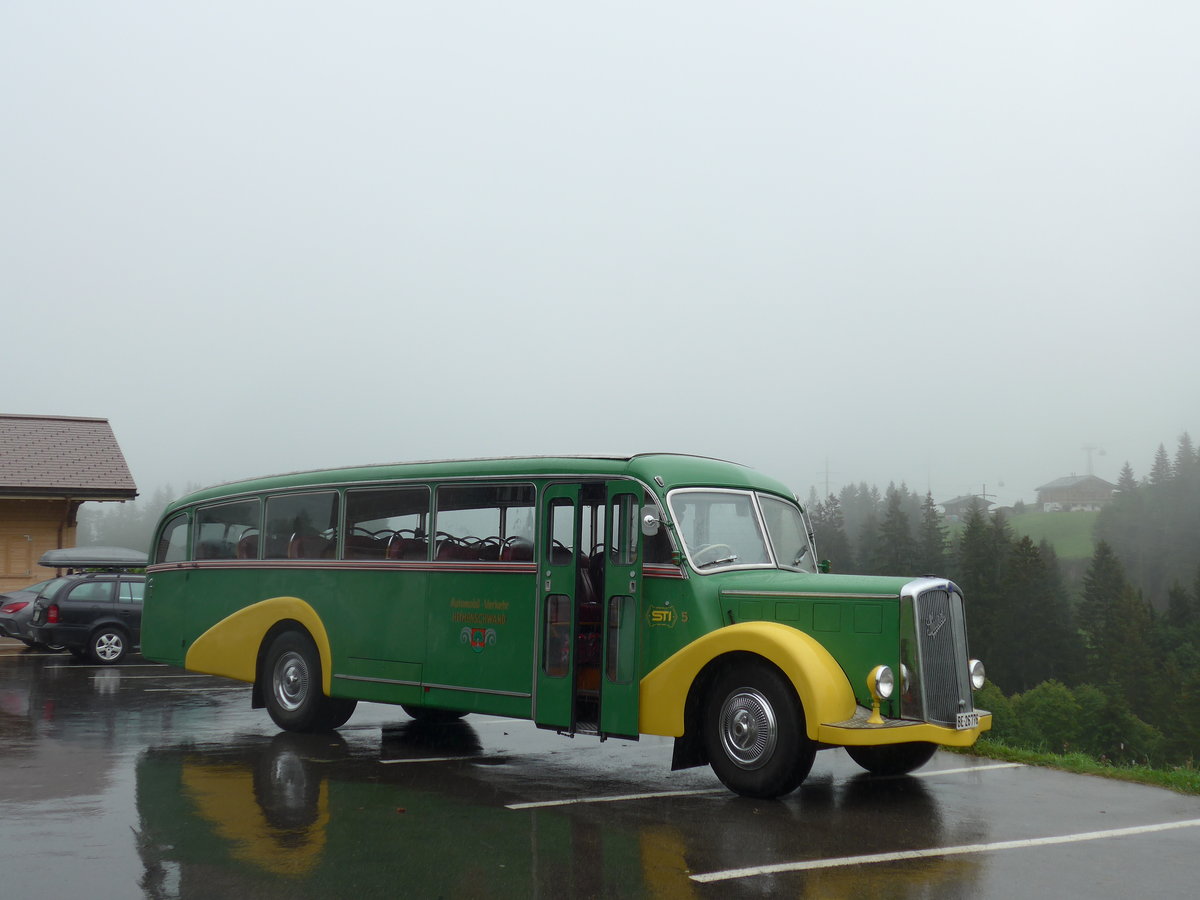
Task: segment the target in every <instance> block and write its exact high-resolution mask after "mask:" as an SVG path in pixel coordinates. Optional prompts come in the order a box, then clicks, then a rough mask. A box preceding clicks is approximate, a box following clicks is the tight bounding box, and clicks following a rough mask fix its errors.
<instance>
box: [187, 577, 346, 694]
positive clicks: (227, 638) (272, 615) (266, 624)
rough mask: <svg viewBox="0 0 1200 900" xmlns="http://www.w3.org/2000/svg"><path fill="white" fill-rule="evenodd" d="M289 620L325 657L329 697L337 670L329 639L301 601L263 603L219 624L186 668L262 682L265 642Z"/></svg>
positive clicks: (192, 650)
mask: <svg viewBox="0 0 1200 900" xmlns="http://www.w3.org/2000/svg"><path fill="white" fill-rule="evenodd" d="M288 619H291V620H294V621H296V622H299V623H300V624H301V625H303V626H304V627H305V628H307V629H308V633H309V634H310V635H312V639H313V642H314V643H315V644H316V645H317V653H318V654H320V656H321V689H322V690H323V691H324V692H325V695H326V696H329V683H330V675H329V673H330V672H331V671H332V669H333V666H332V661H333V658H332V656H331V655H330V652H329V635H328V634H326V633H325V626H324V625H323V624H322V623H321V617H320V616H318V615H317V611H316V610H315V609H313V608H312V607H311V606H309V605H308V604H307V603H305V602H304V601H303V600H301V599H300V598H299V597H272V598H271V599H270V600H262V601H260V602H258V603H255V604H253V605H251V606H247V607H245V608H244V609H239V610H238V611H237V612H235V613H233V615H230V616H227V617H226V618H224V619H222V620H221V621H220V622H217V623H216V624H215V625H213V626H212V627H211V628H209V629H208V631H206V632H204V634H202V635H200V637H198V638H196V640H195V641H193V642H192V646H191V647H189V648H188V652H187V656H186V658H185V659H184V663H183V664H184V667H185V668H186V669H188V670H190V671H192V672H203V673H205V674H206V675H222V676H224V677H226V678H236V679H237V680H238V681H248V682H250V683H251V684H253V683H254V681H255V680H256V679H257V678H258V650H259V648H260V647H261V646H262V642H263V639H264V638H265V637H266V636H267V632H268V631H270V630H271V629H272V628H273V627H274V626H275V625H276V624H277V623H279V622H283V621H285V620H288Z"/></svg>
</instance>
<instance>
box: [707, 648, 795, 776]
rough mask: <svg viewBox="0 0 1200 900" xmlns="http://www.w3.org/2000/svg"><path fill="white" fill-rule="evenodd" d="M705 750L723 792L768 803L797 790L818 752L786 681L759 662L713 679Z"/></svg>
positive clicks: (740, 665)
mask: <svg viewBox="0 0 1200 900" xmlns="http://www.w3.org/2000/svg"><path fill="white" fill-rule="evenodd" d="M704 745H705V749H706V750H707V752H708V761H709V764H710V765H711V766H712V768H713V771H714V772H715V773H716V775H717V777H718V778H719V779H721V782H722V783H723V784H724V785H725V786H726V787H727V788H729V789H730V790H731V791H733V792H734V793H736V794H741V795H742V796H744V797H759V798H767V799H770V798H773V797H782V796H783V795H784V794H788V793H791V792H792V791H793V790H795V789H796V788H797V787H799V786H800V784H801V782H803V781H804V779H805V778H806V777H808V773H809V770H810V769H811V768H812V764H813V758H814V757H815V756H816V752H817V748H816V745H814V744H813V742H812V741H810V740H809V739H808V735H807V734H806V733H805V729H804V709H803V707H802V706H801V705H800V698H799V697H797V696H796V691H795V689H794V688H793V687H792V684H791V682H790V681H788V680H787V678H786V677H785V676H784V674H783V673H782V672H780V671H779V670H778V669H777V668H775V667H774V666H772V665H769V664H767V663H762V662H741V663H738V664H736V665H734V666H731V667H729V668H728V669H726V670H725V671H724V672H722V673H721V674H720V675H718V676H717V679H716V681H715V682H714V683H713V689H712V691H711V692H710V693H709V699H708V706H707V710H706V712H705V720H704Z"/></svg>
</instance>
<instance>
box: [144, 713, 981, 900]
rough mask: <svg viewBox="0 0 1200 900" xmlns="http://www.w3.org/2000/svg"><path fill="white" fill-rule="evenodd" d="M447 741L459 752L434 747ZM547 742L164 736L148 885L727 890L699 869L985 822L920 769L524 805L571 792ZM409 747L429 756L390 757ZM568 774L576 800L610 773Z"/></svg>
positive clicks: (161, 888) (147, 800)
mask: <svg viewBox="0 0 1200 900" xmlns="http://www.w3.org/2000/svg"><path fill="white" fill-rule="evenodd" d="M435 756H436V757H440V758H442V760H443V761H442V762H428V761H427V760H428V759H429V758H430V757H435ZM538 758H539V754H537V753H535V754H534V755H533V756H532V757H530V758H529V759H519V758H514V759H496V758H495V757H494V754H489V753H487V752H485V751H483V750H481V747H480V741H479V738H478V735H477V732H476V730H475V729H474V728H473V727H472V725H470V724H469V723H466V722H452V723H440V724H429V723H422V722H415V721H410V722H406V723H403V724H401V725H400V726H398V727H394V728H390V729H385V730H384V732H383V740H382V742H381V744H380V745H379V746H378V747H377V748H376V747H373V746H370V745H364V744H362V743H361V741H359V742H356V743H355V744H353V745H352V744H349V743H347V742H345V741H343V740H342V739H341V738H340V737H338V736H337V735H317V734H297V733H289V732H282V733H280V734H277V735H275V736H274V737H257V736H253V737H251V736H242V737H238V738H234V739H232V740H231V741H230V742H229V743H227V744H226V745H225V746H222V747H212V746H196V745H193V744H184V745H180V746H173V747H160V748H154V749H151V750H148V751H146V752H145V753H143V754H142V755H141V756H140V757H139V759H138V761H137V803H138V817H139V822H138V827H137V832H138V852H139V854H140V856H141V860H142V865H143V868H144V874H143V880H142V886H143V889H144V890H145V891H146V893H147V895H148V896H152V897H164V898H165V897H188V896H203V895H206V894H208V893H211V890H212V886H213V885H218V884H219V885H221V886H222V891H223V893H226V894H228V895H229V896H247V897H258V896H280V897H288V896H336V897H342V896H358V897H364V898H366V897H376V896H380V897H383V896H387V897H391V896H413V897H440V896H444V897H452V896H463V897H505V898H507V897H532V896H562V897H573V896H587V897H598V896H611V897H693V896H714V895H715V894H714V891H720V892H723V893H727V892H728V887H727V886H725V887H716V888H710V889H707V890H706V889H705V888H703V887H702V886H701V885H698V884H696V883H695V882H694V881H693V880H692V879H691V876H692V875H693V874H697V873H705V872H711V871H715V870H720V869H728V868H735V867H740V866H744V865H746V864H748V863H750V862H767V861H774V860H797V859H818V860H819V859H821V858H822V857H836V856H841V855H844V854H845V853H846V852H847V851H848V849H849V848H853V850H854V852H873V851H879V850H888V849H893V848H894V847H895V846H896V840H897V836H898V835H902V836H903V840H904V841H905V842H912V843H915V844H918V845H921V846H937V845H938V844H939V843H943V842H945V841H946V840H948V839H953V840H959V841H966V840H968V839H969V838H970V837H972V836H976V835H975V832H973V831H972V832H971V833H970V834H967V833H963V834H957V833H956V834H946V833H944V832H945V826H944V825H943V823H942V816H941V814H940V810H939V808H938V805H937V803H936V801H935V800H934V799H933V797H932V796H931V795H930V794H929V793H928V792H927V790H926V787H925V785H924V784H923V783H922V782H921V781H920V780H918V779H914V778H899V779H875V778H871V777H868V776H866V775H859V776H857V777H852V778H848V779H841V780H837V781H833V780H830V779H819V780H816V781H813V782H810V783H808V784H806V785H805V786H804V787H803V788H802V790H801V791H800V793H799V795H798V799H796V800H795V801H791V802H789V803H787V804H782V803H779V804H768V805H767V806H765V807H762V806H761V805H759V804H755V805H750V804H747V803H745V802H743V801H740V800H737V799H736V798H732V797H729V796H728V795H722V794H720V793H714V792H713V791H711V790H708V791H700V792H695V793H694V794H693V795H692V796H675V797H662V796H659V797H654V796H653V795H651V796H649V797H647V798H646V799H643V800H641V801H637V800H632V801H630V802H617V803H605V802H600V803H594V804H589V803H586V802H584V803H582V804H578V805H576V804H573V803H568V804H566V805H564V806H556V805H553V804H547V805H546V806H539V805H537V804H532V806H533V807H534V808H524V807H525V806H527V804H521V803H514V802H513V801H517V800H520V799H522V798H524V797H526V796H527V793H526V792H528V791H529V790H531V789H536V791H537V792H538V793H539V794H541V795H543V796H544V795H545V794H546V793H551V794H553V793H556V792H555V791H549V792H547V791H546V790H545V786H544V783H543V780H542V779H541V778H540V777H539V772H540V771H542V770H541V768H540V764H539V762H538ZM398 759H410V760H422V761H421V762H417V763H415V764H414V765H410V766H405V765H388V764H387V762H388V761H395V760H398ZM464 760H465V761H464ZM578 774H579V773H578V771H577V772H576V775H578ZM564 787H565V788H566V790H565V791H564V796H567V797H569V798H571V799H574V798H575V797H576V796H577V794H578V793H579V791H580V790H582V791H583V792H584V793H588V792H591V791H593V790H595V789H596V787H597V785H595V784H590V783H589V784H586V785H579V784H570V785H565V786H564ZM959 827H960V828H961V826H959ZM978 866H979V863H978V861H977V860H973V859H967V860H964V859H957V858H951V859H936V858H935V859H929V860H926V861H924V862H922V864H921V865H919V866H907V867H901V868H900V869H899V870H898V869H895V868H891V869H889V870H887V871H879V872H878V874H879V877H881V878H883V879H884V883H886V884H887V885H890V886H891V887H892V888H893V889H899V888H901V887H902V886H906V887H908V888H911V889H913V890H914V891H917V892H921V893H922V894H924V893H926V892H927V891H928V890H929V889H930V888H931V887H934V886H937V885H947V884H949V885H950V886H952V887H953V888H954V889H956V890H957V889H962V891H963V892H966V891H968V890H969V888H970V885H971V882H972V880H973V878H974V877H975V873H976V872H977V871H978ZM781 877H782V878H784V879H786V881H782V882H774V881H772V880H770V879H767V880H765V881H764V880H759V881H757V882H755V883H754V888H755V889H756V891H757V890H759V889H763V888H767V887H769V886H770V885H772V884H776V883H777V884H779V885H780V886H781V889H782V887H783V886H786V887H787V888H788V889H789V891H790V892H794V890H795V888H796V886H797V885H805V886H812V887H813V888H814V889H819V893H820V895H821V896H828V897H837V898H840V897H844V898H857V897H861V896H863V886H864V878H865V877H869V875H866V874H864V873H863V872H862V871H861V870H860V869H859V868H857V867H851V868H849V869H834V870H829V871H822V872H814V873H811V874H805V875H796V874H790V875H784V876H781ZM768 893H769V891H768ZM755 895H756V896H757V895H758V893H756V894H755ZM905 895H906V896H907V894H905Z"/></svg>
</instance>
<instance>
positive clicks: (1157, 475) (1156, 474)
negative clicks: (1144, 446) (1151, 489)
mask: <svg viewBox="0 0 1200 900" xmlns="http://www.w3.org/2000/svg"><path fill="white" fill-rule="evenodd" d="M1171 474H1172V472H1171V461H1170V459H1169V458H1168V457H1167V448H1166V447H1164V446H1163V445H1162V444H1159V445H1158V451H1157V452H1156V453H1155V454H1154V465H1152V466H1151V467H1150V484H1152V485H1154V486H1155V487H1158V486H1160V485H1165V484H1166V483H1167V482H1169V481H1170V480H1171Z"/></svg>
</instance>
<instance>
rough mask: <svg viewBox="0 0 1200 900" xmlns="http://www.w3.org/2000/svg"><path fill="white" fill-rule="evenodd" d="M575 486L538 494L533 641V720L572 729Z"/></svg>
mask: <svg viewBox="0 0 1200 900" xmlns="http://www.w3.org/2000/svg"><path fill="white" fill-rule="evenodd" d="M580 492H581V486H580V485H578V484H552V485H550V486H548V487H547V488H546V489H545V490H544V491H543V492H542V501H541V503H542V508H541V510H540V515H539V516H538V521H539V522H540V523H541V532H540V533H539V534H538V540H537V549H536V551H535V552H536V554H537V561H538V613H537V623H538V641H537V666H536V669H537V671H536V676H535V678H536V692H535V695H534V696H535V700H534V711H533V720H534V721H535V722H536V723H537V724H538V725H541V726H544V727H548V728H558V729H561V730H563V731H574V730H575V686H574V685H575V677H576V675H575V668H576V667H575V643H576V640H575V628H576V622H577V620H578V617H577V615H576V601H577V593H578V572H579V568H580V566H581V565H583V564H584V563H583V562H582V561H581V559H580V555H581V551H580V546H579V535H580V515H579V499H580Z"/></svg>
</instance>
